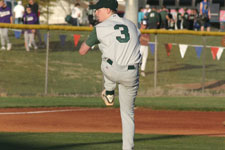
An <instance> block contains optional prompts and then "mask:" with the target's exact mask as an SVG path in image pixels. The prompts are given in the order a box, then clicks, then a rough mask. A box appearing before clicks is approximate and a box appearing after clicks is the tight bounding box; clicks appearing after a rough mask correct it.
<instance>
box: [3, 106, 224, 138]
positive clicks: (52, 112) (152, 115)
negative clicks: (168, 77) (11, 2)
mask: <svg viewBox="0 0 225 150" xmlns="http://www.w3.org/2000/svg"><path fill="white" fill-rule="evenodd" d="M224 116H225V112H200V111H168V110H167V111H166V110H151V109H143V108H137V109H135V123H136V133H141V134H171V135H210V136H225V126H224V125H223V122H224V121H225V117H224ZM0 132H107V133H120V132H121V120H120V111H119V109H118V108H19V109H18V108H17V109H16V108H11V109H0Z"/></svg>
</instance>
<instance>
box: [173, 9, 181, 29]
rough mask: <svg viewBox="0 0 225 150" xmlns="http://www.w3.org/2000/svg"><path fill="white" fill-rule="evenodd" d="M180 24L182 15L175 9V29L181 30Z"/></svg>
mask: <svg viewBox="0 0 225 150" xmlns="http://www.w3.org/2000/svg"><path fill="white" fill-rule="evenodd" d="M181 22H182V14H181V13H180V12H179V8H177V9H176V18H175V23H176V26H177V29H181Z"/></svg>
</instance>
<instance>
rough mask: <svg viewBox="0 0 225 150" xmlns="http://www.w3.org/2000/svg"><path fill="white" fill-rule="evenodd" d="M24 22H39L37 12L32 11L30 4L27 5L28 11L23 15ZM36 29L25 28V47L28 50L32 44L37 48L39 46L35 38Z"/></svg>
mask: <svg viewBox="0 0 225 150" xmlns="http://www.w3.org/2000/svg"><path fill="white" fill-rule="evenodd" d="M23 20H24V24H35V23H36V22H37V16H36V14H35V13H33V12H32V11H31V8H30V7H29V6H28V7H26V12H25V14H24V16H23ZM34 35H35V30H34V29H26V30H24V41H25V48H26V51H28V52H29V51H30V48H31V47H32V45H33V46H34V49H35V50H36V49H37V48H38V47H37V45H36V43H35V40H34Z"/></svg>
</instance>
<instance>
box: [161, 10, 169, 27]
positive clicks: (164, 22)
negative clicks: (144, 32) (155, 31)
mask: <svg viewBox="0 0 225 150" xmlns="http://www.w3.org/2000/svg"><path fill="white" fill-rule="evenodd" d="M159 14H160V16H161V25H160V28H161V29H167V28H168V20H169V17H168V12H167V9H166V6H163V7H162V10H161V11H160V13H159Z"/></svg>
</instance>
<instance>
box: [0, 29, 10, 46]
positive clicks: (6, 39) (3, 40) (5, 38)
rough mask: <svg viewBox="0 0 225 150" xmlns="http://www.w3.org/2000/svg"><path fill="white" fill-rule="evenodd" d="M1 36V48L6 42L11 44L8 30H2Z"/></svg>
mask: <svg viewBox="0 0 225 150" xmlns="http://www.w3.org/2000/svg"><path fill="white" fill-rule="evenodd" d="M0 35H1V46H5V45H6V42H7V44H10V42H9V36H8V29H7V28H0Z"/></svg>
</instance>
